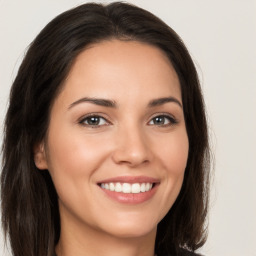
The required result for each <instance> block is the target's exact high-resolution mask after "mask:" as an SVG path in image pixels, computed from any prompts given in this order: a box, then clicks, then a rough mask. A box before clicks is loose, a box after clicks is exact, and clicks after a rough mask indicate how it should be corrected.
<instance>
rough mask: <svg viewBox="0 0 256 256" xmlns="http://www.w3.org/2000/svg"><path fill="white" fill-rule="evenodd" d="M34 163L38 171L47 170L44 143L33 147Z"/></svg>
mask: <svg viewBox="0 0 256 256" xmlns="http://www.w3.org/2000/svg"><path fill="white" fill-rule="evenodd" d="M34 162H35V165H36V167H37V168H38V169H40V170H47V169H48V164H47V160H46V153H45V145H44V142H41V143H39V144H37V145H35V147H34Z"/></svg>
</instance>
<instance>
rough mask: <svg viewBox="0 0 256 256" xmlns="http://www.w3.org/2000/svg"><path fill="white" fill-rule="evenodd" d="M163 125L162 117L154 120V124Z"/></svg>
mask: <svg viewBox="0 0 256 256" xmlns="http://www.w3.org/2000/svg"><path fill="white" fill-rule="evenodd" d="M163 123H164V118H163V117H159V116H158V117H156V118H155V124H163Z"/></svg>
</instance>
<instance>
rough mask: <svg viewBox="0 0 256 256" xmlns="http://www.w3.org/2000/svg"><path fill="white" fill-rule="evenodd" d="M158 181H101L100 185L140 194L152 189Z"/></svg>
mask: <svg viewBox="0 0 256 256" xmlns="http://www.w3.org/2000/svg"><path fill="white" fill-rule="evenodd" d="M155 185H156V183H150V182H146V183H121V182H107V183H100V184H99V186H100V187H101V188H103V189H106V190H109V191H114V192H120V193H124V194H129V193H131V194H138V193H145V192H148V191H150V190H152V189H153V188H154V187H155Z"/></svg>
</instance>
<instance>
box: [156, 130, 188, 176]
mask: <svg viewBox="0 0 256 256" xmlns="http://www.w3.org/2000/svg"><path fill="white" fill-rule="evenodd" d="M188 150H189V142H188V137H187V133H186V131H185V130H181V131H180V132H179V133H175V134H174V135H173V136H169V137H168V138H167V139H166V140H165V141H164V142H163V145H162V147H161V148H160V150H159V157H160V158H161V160H162V163H163V164H164V166H165V169H166V170H167V171H168V174H169V175H172V176H179V175H183V174H184V171H185V168H186V164H187V159H188Z"/></svg>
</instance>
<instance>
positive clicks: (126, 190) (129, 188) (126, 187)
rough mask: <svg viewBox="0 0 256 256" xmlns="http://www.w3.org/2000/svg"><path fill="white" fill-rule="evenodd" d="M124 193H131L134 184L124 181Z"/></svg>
mask: <svg viewBox="0 0 256 256" xmlns="http://www.w3.org/2000/svg"><path fill="white" fill-rule="evenodd" d="M121 192H123V193H131V192H132V186H131V184H129V183H124V184H123V186H122V191H121Z"/></svg>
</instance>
